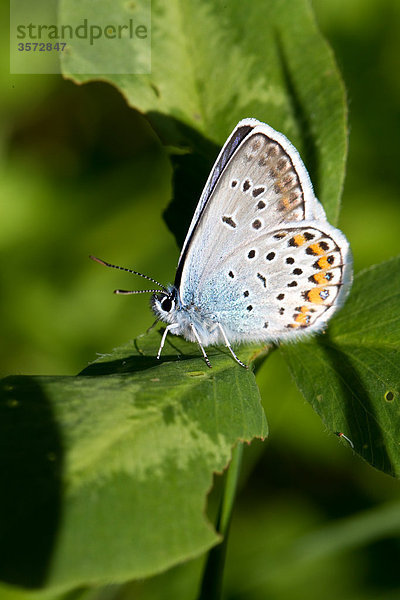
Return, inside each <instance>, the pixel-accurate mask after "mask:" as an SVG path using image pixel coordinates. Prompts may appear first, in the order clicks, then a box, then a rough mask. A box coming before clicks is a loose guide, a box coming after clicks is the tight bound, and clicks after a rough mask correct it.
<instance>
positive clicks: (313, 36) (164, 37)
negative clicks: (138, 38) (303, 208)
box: [60, 0, 347, 220]
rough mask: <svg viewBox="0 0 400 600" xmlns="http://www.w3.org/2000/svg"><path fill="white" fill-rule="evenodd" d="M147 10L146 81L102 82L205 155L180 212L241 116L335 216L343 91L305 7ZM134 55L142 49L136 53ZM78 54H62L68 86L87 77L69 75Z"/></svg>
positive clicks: (185, 5) (209, 2)
mask: <svg viewBox="0 0 400 600" xmlns="http://www.w3.org/2000/svg"><path fill="white" fill-rule="evenodd" d="M138 4H139V8H140V6H141V3H138ZM95 10H96V14H97V15H99V18H100V17H101V18H103V19H106V15H108V14H109V11H110V5H109V3H108V2H96V7H95ZM151 10H152V27H151V37H152V39H151V47H152V57H151V58H152V69H151V74H150V75H136V76H135V75H131V76H130V75H118V74H115V75H110V74H104V75H102V76H101V79H102V80H103V81H109V82H110V83H112V84H114V85H115V86H116V87H117V88H118V89H119V90H120V91H121V93H122V94H123V95H124V97H125V98H126V100H127V102H128V103H129V104H130V105H131V106H133V107H135V108H137V109H138V110H140V111H141V112H143V113H146V115H147V117H148V118H149V120H150V122H151V123H152V124H153V127H154V128H155V130H156V131H157V132H158V134H159V135H160V136H161V137H162V139H163V140H164V141H165V142H166V143H167V144H175V145H178V144H179V145H183V146H186V147H190V148H192V149H195V151H196V152H197V153H198V154H201V155H203V157H205V159H206V165H204V164H203V163H202V167H201V168H200V167H199V166H198V165H197V169H194V170H195V171H199V170H200V172H198V173H197V177H195V178H194V179H193V177H192V178H191V182H190V185H191V187H190V192H189V194H186V196H185V199H184V201H183V202H182V206H183V207H186V206H187V204H188V198H189V200H190V199H193V201H196V200H197V198H198V196H199V192H200V190H201V186H202V185H204V182H205V179H206V174H207V170H208V169H209V167H210V158H213V156H215V154H216V153H217V149H218V148H217V146H215V144H217V145H221V144H223V142H224V141H225V139H226V138H227V136H228V134H229V133H230V132H231V130H232V129H233V127H234V126H235V125H236V123H237V122H238V121H239V120H240V119H242V118H244V117H256V118H258V119H260V120H261V121H265V122H267V123H269V124H270V125H272V127H274V128H275V129H278V130H279V131H282V132H283V133H285V134H286V135H287V136H288V137H289V139H290V140H291V141H292V142H293V143H294V145H295V146H296V147H297V148H298V149H299V151H300V153H301V154H302V156H303V159H304V161H305V163H306V166H307V167H308V169H309V170H310V173H311V178H312V180H313V183H314V186H315V188H316V192H317V195H318V196H319V198H320V200H321V201H322V203H323V204H324V205H325V208H326V210H327V214H328V216H329V217H330V218H331V219H332V220H335V219H337V216H338V206H339V198H340V194H341V190H342V184H343V177H344V165H345V156H346V148H347V140H346V106H345V98H344V88H343V84H342V81H341V78H340V75H339V73H338V70H337V68H336V65H335V62H334V59H333V56H332V52H331V50H330V48H329V47H328V45H327V44H326V42H325V40H324V39H323V37H322V36H321V34H320V32H319V31H318V28H317V26H316V24H315V21H314V16H313V14H312V11H311V8H310V6H309V3H308V2H307V1H306V0H268V1H265V0H258V1H253V2H250V3H248V4H247V5H246V7H245V8H244V6H243V2H241V1H240V0H231V1H230V2H223V1H222V0H217V1H216V0H205V1H204V2H198V1H197V0H187V1H186V2H180V1H177V0H171V1H169V2H162V1H161V0H153V2H152V9H151ZM78 11H79V12H78ZM85 11H86V12H85ZM92 11H93V3H92V2H90V0H82V2H80V3H79V4H77V3H76V2H72V1H71V0H61V2H60V14H61V17H62V19H63V21H65V22H73V21H74V19H76V17H77V14H81V12H85V16H87V15H90V14H92ZM112 17H113V21H115V22H118V23H125V22H126V21H127V20H128V19H129V18H130V17H132V13H131V4H130V3H128V2H125V0H117V1H116V2H114V3H113V10H112ZM72 50H73V48H72ZM141 51H143V52H145V51H146V50H145V46H144V45H142V46H140V45H137V46H135V52H139V53H140V52H141ZM77 52H79V50H77V51H76V52H75V53H74V52H71V53H69V54H68V55H67V56H65V60H64V62H63V73H64V75H65V76H66V77H70V78H72V79H73V80H74V81H76V82H83V81H88V80H90V79H94V78H95V77H94V76H91V75H74V72H75V73H76V72H77V71H78V70H79V71H80V72H85V62H84V60H85V59H84V57H83V56H82V57H81V56H80V55H79V53H78V54H77ZM129 60H130V58H129V55H127V53H125V54H121V55H119V56H118V57H116V59H115V73H117V72H118V70H120V69H121V67H122V66H126V65H127V64H128V61H129ZM210 142H212V144H210ZM175 199H176V198H175ZM192 209H193V206H189V214H192V212H193V211H192Z"/></svg>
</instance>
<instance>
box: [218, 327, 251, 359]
mask: <svg viewBox="0 0 400 600" xmlns="http://www.w3.org/2000/svg"><path fill="white" fill-rule="evenodd" d="M218 327H219V328H220V331H221V333H222V337H223V338H224V342H225V346H226V347H227V348H228V349H229V352H230V353H231V354H232V356H233V358H234V359H235V360H236V362H237V363H239V365H241V366H242V367H244V368H245V369H248V368H249V367H248V365H245V364H244V363H243V362H242V361H241V360H240V358H238V357H237V356H236V354H235V353H234V351H233V349H232V346H231V345H230V343H229V340H228V338H227V337H226V333H225V331H224V330H223V328H222V325H221V323H218Z"/></svg>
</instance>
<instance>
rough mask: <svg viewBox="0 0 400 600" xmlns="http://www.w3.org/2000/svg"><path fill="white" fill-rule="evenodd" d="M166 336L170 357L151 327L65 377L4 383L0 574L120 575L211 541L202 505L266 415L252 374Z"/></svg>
mask: <svg viewBox="0 0 400 600" xmlns="http://www.w3.org/2000/svg"><path fill="white" fill-rule="evenodd" d="M172 337H173V338H174V339H173V340H171V343H172V344H173V346H170V348H173V352H174V354H175V355H176V349H179V351H180V354H181V360H178V359H177V360H172V361H171V360H166V359H167V356H168V344H167V347H166V353H167V355H166V357H165V358H163V360H162V361H161V363H159V362H158V361H157V360H156V359H155V355H156V351H157V348H158V345H159V341H160V336H159V333H158V332H153V333H152V334H151V335H149V336H142V337H141V338H139V339H138V340H137V341H136V343H135V345H134V344H132V343H131V344H129V345H128V346H126V347H125V348H123V349H118V350H116V351H115V353H112V354H111V355H109V356H107V357H103V358H102V359H101V360H100V361H99V362H96V363H94V364H93V365H91V366H90V367H88V368H87V369H86V370H85V372H84V374H81V375H80V376H77V377H8V378H6V379H5V380H3V382H2V387H1V404H0V410H1V419H0V439H1V440H2V447H3V452H2V463H1V470H2V477H3V478H5V477H6V473H8V474H9V475H8V485H7V486H6V487H5V488H4V489H3V492H2V494H1V499H0V504H1V505H2V506H1V508H2V511H1V512H2V514H7V515H8V519H7V523H6V524H5V533H4V535H5V539H7V543H3V544H2V546H1V551H0V552H1V554H2V556H1V557H0V576H1V578H2V579H3V580H4V581H7V582H12V583H17V584H19V585H28V586H39V585H42V586H43V587H44V588H46V589H47V590H48V589H54V590H55V591H57V590H61V589H70V588H74V587H77V586H79V585H83V584H87V583H93V584H100V583H105V582H109V581H114V582H122V581H126V580H128V579H135V578H142V577H146V576H149V575H153V574H155V573H158V572H160V571H163V570H165V569H167V568H168V567H170V566H172V565H175V564H177V563H179V562H181V561H184V560H188V559H190V558H192V557H195V556H199V555H201V554H202V553H203V552H205V551H206V550H207V549H209V548H210V547H212V546H213V545H215V544H216V543H217V542H218V540H219V537H218V535H217V534H216V532H215V531H214V529H213V527H212V525H211V524H210V523H209V522H208V521H207V519H206V517H205V514H204V511H205V507H206V496H207V493H208V492H209V490H210V488H211V485H212V480H213V474H214V473H215V472H221V471H222V470H223V469H224V468H225V467H226V466H227V464H228V462H229V460H230V456H231V451H232V447H233V445H234V444H236V443H237V442H238V441H239V440H241V441H247V442H250V441H251V439H253V438H254V437H259V438H265V437H266V435H267V424H266V419H265V415H264V412H263V409H262V406H261V403H260V396H259V392H258V388H257V385H256V382H255V377H254V374H253V373H252V371H251V370H246V369H243V368H241V367H239V366H238V365H237V363H235V361H234V360H233V359H232V357H231V356H230V355H229V354H227V353H225V352H221V351H219V350H218V349H214V350H213V351H212V352H211V353H210V360H211V361H212V365H213V368H212V369H209V368H208V367H207V366H206V365H205V363H204V361H203V360H202V358H200V356H199V352H198V349H197V347H196V346H195V345H194V344H188V343H186V342H184V341H183V340H181V339H179V338H175V337H174V336H171V338H172ZM135 346H136V347H135ZM249 352H250V350H249ZM246 356H247V355H245V354H244V355H243V357H244V358H246ZM170 358H171V357H170ZM121 371H123V372H121ZM10 473H11V475H10ZM12 506H18V510H17V511H15V509H14V510H10V508H11V507H12ZM11 533H12V535H11ZM38 538H39V539H40V542H38V541H37V540H38ZM50 557H51V561H50Z"/></svg>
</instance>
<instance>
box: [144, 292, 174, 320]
mask: <svg viewBox="0 0 400 600" xmlns="http://www.w3.org/2000/svg"><path fill="white" fill-rule="evenodd" d="M150 302H151V307H152V309H153V312H154V313H155V315H156V316H157V317H158V318H159V319H160V320H161V321H164V323H174V322H175V321H176V316H175V315H176V311H177V309H178V304H179V301H178V290H177V289H176V287H175V286H173V285H172V286H170V287H169V288H168V289H167V290H166V291H165V292H159V293H155V294H153V295H152V297H151V301H150Z"/></svg>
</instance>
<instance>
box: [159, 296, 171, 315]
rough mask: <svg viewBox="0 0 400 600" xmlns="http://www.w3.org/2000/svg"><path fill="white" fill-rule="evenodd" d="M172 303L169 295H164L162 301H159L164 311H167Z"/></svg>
mask: <svg viewBox="0 0 400 600" xmlns="http://www.w3.org/2000/svg"><path fill="white" fill-rule="evenodd" d="M172 305H173V301H172V300H171V298H170V297H169V296H166V297H165V298H164V300H162V302H161V308H162V309H163V310H164V311H165V312H169V311H170V310H171V308H172Z"/></svg>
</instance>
